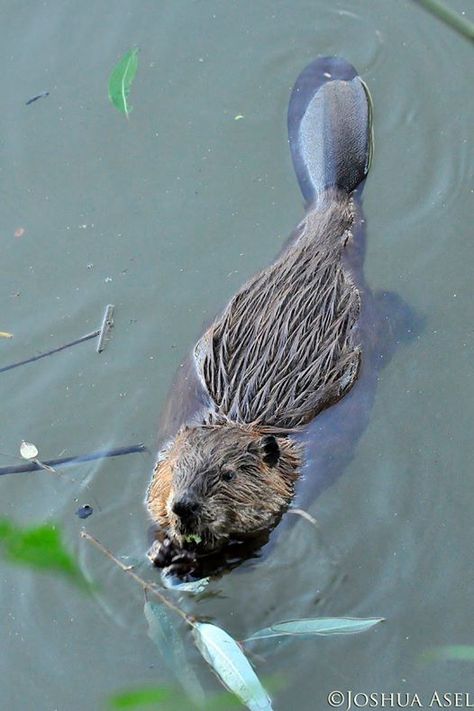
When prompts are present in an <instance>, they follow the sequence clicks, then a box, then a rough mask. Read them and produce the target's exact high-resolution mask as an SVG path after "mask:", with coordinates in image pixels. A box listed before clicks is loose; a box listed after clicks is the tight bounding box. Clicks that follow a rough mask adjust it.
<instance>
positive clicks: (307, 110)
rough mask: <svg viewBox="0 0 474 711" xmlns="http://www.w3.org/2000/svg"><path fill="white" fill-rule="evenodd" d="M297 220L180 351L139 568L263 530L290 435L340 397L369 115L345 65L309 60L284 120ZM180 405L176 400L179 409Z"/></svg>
mask: <svg viewBox="0 0 474 711" xmlns="http://www.w3.org/2000/svg"><path fill="white" fill-rule="evenodd" d="M288 130H289V143H290V150H291V155H292V159H293V165H294V168H295V172H296V175H297V179H298V182H299V185H300V189H301V191H302V194H303V196H304V198H305V201H306V206H307V207H306V214H305V217H304V218H303V220H302V221H301V222H300V224H299V225H298V226H297V228H296V230H295V231H294V232H293V234H292V235H291V237H290V240H289V242H288V245H287V246H286V248H285V249H284V250H283V251H282V253H281V254H280V256H279V257H278V258H277V259H276V261H275V262H274V263H273V264H271V265H270V266H268V267H267V268H265V269H263V270H262V271H260V272H259V273H258V274H257V275H256V276H254V277H253V278H251V279H250V280H249V281H248V282H247V283H246V284H245V285H244V286H243V287H242V288H241V289H240V290H239V291H238V292H237V293H236V294H235V296H234V297H233V298H232V299H231V301H230V303H229V304H228V305H227V307H226V308H225V309H224V311H223V313H222V314H221V315H220V316H219V317H218V318H217V319H216V320H215V321H214V322H213V323H212V325H211V326H210V327H209V328H208V329H207V330H206V331H205V333H204V335H203V336H202V337H201V339H200V340H199V341H198V343H197V345H196V346H195V348H194V351H193V354H192V357H191V359H190V362H189V364H188V370H187V371H186V375H185V376H184V380H185V381H186V383H187V388H188V395H189V394H191V400H192V405H190V406H189V408H188V409H187V410H186V408H184V410H182V412H181V417H182V420H181V421H179V417H175V419H174V422H173V426H174V427H175V428H176V430H175V431H174V432H173V433H172V434H171V436H169V437H168V439H167V441H166V443H165V444H164V446H163V447H162V449H161V451H160V452H159V455H158V458H157V461H156V465H155V467H154V471H153V476H152V479H151V483H150V485H149V487H148V491H147V495H146V505H147V508H148V511H149V514H150V515H151V518H152V520H153V522H154V523H155V524H156V525H157V533H156V540H155V542H154V544H153V546H152V548H151V549H150V552H149V557H150V559H151V560H152V561H153V562H154V563H155V564H156V565H158V566H160V567H166V566H170V565H173V564H179V563H180V562H181V563H182V562H183V561H185V562H186V561H187V563H188V564H189V566H191V568H192V566H193V565H195V561H196V560H197V559H198V558H199V557H200V556H206V555H208V554H210V553H212V552H214V551H217V550H219V549H222V548H223V547H225V546H229V545H232V544H233V543H234V542H235V541H245V540H252V539H256V540H257V539H258V538H259V536H260V535H261V534H262V532H269V531H271V530H272V529H273V528H274V527H275V525H276V524H277V523H278V521H279V520H280V518H281V516H282V514H283V513H284V511H285V510H286V509H287V508H288V506H289V505H290V504H291V502H292V499H293V496H294V490H295V483H296V481H297V480H298V478H299V476H300V473H301V469H302V465H303V463H304V459H305V454H304V448H303V446H302V444H301V442H300V441H298V438H297V437H296V436H295V434H296V433H298V432H301V431H302V430H304V428H305V426H307V425H308V423H310V422H311V421H312V420H313V419H314V418H316V417H317V416H318V415H320V413H323V411H325V410H327V409H328V408H330V406H332V405H334V404H335V403H337V402H338V401H339V400H341V398H343V397H344V396H345V395H346V394H348V393H349V391H350V390H351V388H352V387H353V385H354V383H355V382H356V380H357V378H358V374H359V372H360V369H361V362H362V358H363V355H364V344H363V340H364V339H363V333H362V330H361V322H362V318H361V317H362V313H363V309H364V288H363V285H362V278H361V276H360V271H361V262H362V256H361V254H360V251H361V250H360V248H359V245H358V244H357V243H356V240H355V237H354V235H355V232H354V229H353V228H354V225H355V223H356V222H357V223H360V220H361V218H360V213H359V207H358V199H355V198H356V197H358V196H359V195H360V191H361V188H362V185H363V183H364V181H365V178H366V176H367V173H368V170H369V165H370V157H371V145H372V141H371V136H372V127H371V103H370V99H369V95H368V91H367V89H366V86H365V84H364V83H363V82H362V80H361V79H360V77H359V76H358V74H357V72H356V70H355V69H354V68H353V67H352V66H351V65H350V64H349V63H348V62H346V61H345V60H343V59H340V58H334V57H332V58H331V57H326V58H320V59H317V60H315V61H314V62H312V63H311V64H310V65H309V66H308V67H306V69H305V70H304V71H303V72H302V73H301V74H300V76H299V77H298V79H297V81H296V84H295V86H294V88H293V92H292V95H291V99H290V104H289V110H288ZM188 399H189V398H188Z"/></svg>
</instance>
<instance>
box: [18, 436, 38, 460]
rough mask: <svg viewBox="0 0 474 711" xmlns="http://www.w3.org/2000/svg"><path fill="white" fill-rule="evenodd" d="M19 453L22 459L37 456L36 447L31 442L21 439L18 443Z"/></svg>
mask: <svg viewBox="0 0 474 711" xmlns="http://www.w3.org/2000/svg"><path fill="white" fill-rule="evenodd" d="M20 454H21V456H22V457H23V459H34V458H35V457H37V456H38V447H37V446H36V445H35V444H32V443H31V442H25V440H23V441H22V443H21V445H20Z"/></svg>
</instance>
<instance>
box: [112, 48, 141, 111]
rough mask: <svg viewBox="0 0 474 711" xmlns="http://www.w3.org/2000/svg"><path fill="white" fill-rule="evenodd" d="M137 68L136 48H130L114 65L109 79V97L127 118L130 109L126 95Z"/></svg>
mask: <svg viewBox="0 0 474 711" xmlns="http://www.w3.org/2000/svg"><path fill="white" fill-rule="evenodd" d="M137 69H138V49H130V50H129V51H128V52H127V53H126V54H124V56H123V57H122V59H121V60H120V61H119V62H118V64H116V65H115V67H114V69H113V71H112V74H111V75H110V79H109V99H110V101H111V102H112V104H113V105H114V106H115V107H116V108H117V109H118V110H119V111H121V112H122V113H123V114H125V115H126V116H127V118H128V115H129V113H130V111H131V110H132V107H131V106H130V105H129V103H128V95H129V93H130V87H131V86H132V82H133V80H134V78H135V74H136V73H137Z"/></svg>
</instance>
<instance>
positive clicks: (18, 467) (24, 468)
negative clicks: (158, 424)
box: [0, 444, 148, 476]
mask: <svg viewBox="0 0 474 711" xmlns="http://www.w3.org/2000/svg"><path fill="white" fill-rule="evenodd" d="M147 451H148V450H147V448H146V447H145V445H144V444H132V445H129V446H128V447H115V448H114V449H101V450H99V451H97V452H90V453H89V454H81V455H80V456H76V457H60V458H59V459H49V460H48V461H46V462H41V465H40V464H39V463H37V462H35V461H33V462H25V464H14V465H12V466H9V467H0V476H3V475H4V474H20V473H22V472H35V471H38V470H39V469H44V468H45V467H58V466H65V467H67V466H72V465H74V464H81V463H82V462H91V461H93V460H95V459H105V458H106V457H121V456H123V455H124V454H135V453H137V452H147Z"/></svg>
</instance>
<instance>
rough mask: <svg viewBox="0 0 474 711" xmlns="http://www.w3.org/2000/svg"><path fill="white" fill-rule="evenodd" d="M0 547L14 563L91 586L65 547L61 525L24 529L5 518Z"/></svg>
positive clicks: (0, 523) (1, 525)
mask: <svg viewBox="0 0 474 711" xmlns="http://www.w3.org/2000/svg"><path fill="white" fill-rule="evenodd" d="M0 546H1V548H0V550H1V551H2V552H3V557H4V558H5V559H6V560H8V561H10V562H12V563H16V564H19V565H26V566H28V567H30V568H38V569H40V570H47V571H55V572H58V573H61V574H62V575H65V576H66V577H67V578H69V580H71V581H73V582H74V583H76V584H78V585H80V586H81V587H90V585H89V583H88V581H87V580H86V579H85V578H84V576H83V574H82V572H81V570H80V568H79V566H78V565H77V563H76V562H75V560H74V559H73V558H72V556H71V555H70V553H68V551H67V550H66V548H65V547H64V544H63V542H62V540H61V534H60V532H59V530H58V528H56V526H54V525H53V524H44V525H42V526H36V527H34V528H20V527H19V526H15V525H14V524H12V523H11V522H10V521H6V520H3V519H2V520H0Z"/></svg>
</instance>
